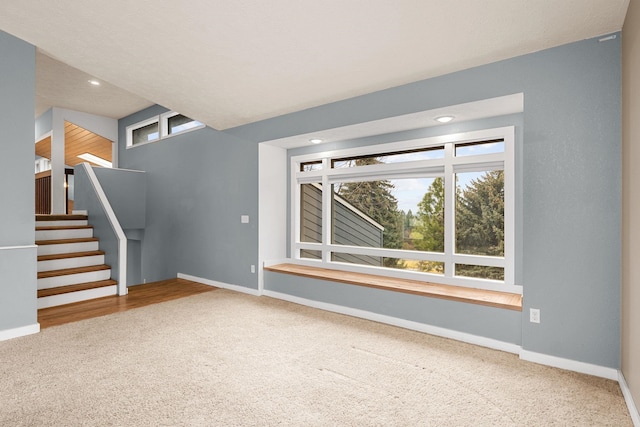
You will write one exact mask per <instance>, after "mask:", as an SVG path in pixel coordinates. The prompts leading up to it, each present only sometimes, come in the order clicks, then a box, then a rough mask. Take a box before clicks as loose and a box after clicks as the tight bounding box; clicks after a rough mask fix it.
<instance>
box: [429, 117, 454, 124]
mask: <svg viewBox="0 0 640 427" xmlns="http://www.w3.org/2000/svg"><path fill="white" fill-rule="evenodd" d="M453 119H454V117H453V116H440V117H436V118H435V119H434V120H435V121H436V122H440V123H449V122H450V121H451V120H453Z"/></svg>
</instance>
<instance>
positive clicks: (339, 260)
mask: <svg viewBox="0 0 640 427" xmlns="http://www.w3.org/2000/svg"><path fill="white" fill-rule="evenodd" d="M513 140H514V128H513V127H507V128H500V129H490V130H484V131H477V132H469V133H464V134H457V135H447V136H444V137H435V138H427V139H421V140H413V141H402V142H395V143H391V144H383V145H376V146H369V147H361V148H357V149H347V150H339V151H331V152H326V153H320V154H309V155H302V156H296V157H293V158H292V159H291V162H292V164H291V170H292V171H295V172H294V173H292V177H291V179H292V191H291V194H292V218H293V221H292V242H291V248H292V258H294V259H297V260H298V261H299V262H302V263H309V264H312V265H318V266H322V267H329V268H330V267H334V268H340V269H345V270H350V271H359V272H365V273H367V272H369V273H373V274H388V275H390V276H395V277H403V278H414V279H421V280H425V281H431V282H440V283H446V284H458V285H462V286H471V287H478V288H484V289H496V290H508V291H511V292H513V291H517V289H516V288H518V287H516V286H515V283H514V282H515V277H514V246H515V244H514V234H515V233H514V169H513V168H514V148H513V145H514V142H513Z"/></svg>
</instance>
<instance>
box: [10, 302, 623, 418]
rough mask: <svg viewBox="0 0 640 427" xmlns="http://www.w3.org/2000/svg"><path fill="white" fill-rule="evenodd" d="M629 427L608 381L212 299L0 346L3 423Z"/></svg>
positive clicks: (353, 323) (302, 313) (335, 319)
mask: <svg viewBox="0 0 640 427" xmlns="http://www.w3.org/2000/svg"><path fill="white" fill-rule="evenodd" d="M553 425H557V426H607V425H608V426H617V427H620V426H631V425H632V423H631V419H630V417H629V415H628V412H627V409H626V406H625V403H624V400H623V398H622V394H621V392H620V388H619V387H618V385H617V383H615V382H613V381H609V380H603V379H599V378H594V377H590V376H586V375H580V374H575V373H571V372H566V371H561V370H557V369H553V368H548V367H544V366H540V365H536V364H533V363H528V362H524V361H521V360H519V359H518V358H517V356H515V355H512V354H507V353H502V352H499V351H493V350H489V349H485V348H481V347H476V346H472V345H467V344H463V343H459V342H455V341H451V340H447V339H442V338H437V337H432V336H429V335H426V334H421V333H418V332H412V331H407V330H403V329H399V328H395V327H392V326H386V325H381V324H377V323H374V322H369V321H365V320H360V319H355V318H350V317H347V316H341V315H337V314H333V313H327V312H322V311H318V310H314V309H310V308H306V307H302V306H298V305H295V304H290V303H286V302H282V301H278V300H274V299H270V298H266V297H263V298H257V297H251V296H247V295H242V294H237V293H234V292H231V291H226V290H220V291H215V292H208V293H204V294H200V295H195V296H192V297H188V298H184V299H180V300H175V301H171V302H167V303H163V304H157V305H154V306H149V307H144V308H140V309H136V310H131V311H128V312H125V313H117V314H113V315H110V316H105V317H101V318H96V319H90V320H85V321H81V322H78V323H73V324H68V325H63V326H58V327H53V328H49V329H46V330H44V331H42V332H41V333H40V334H37V335H32V336H28V337H23V338H17V339H14V340H10V341H4V342H0V426H58V427H59V426H553Z"/></svg>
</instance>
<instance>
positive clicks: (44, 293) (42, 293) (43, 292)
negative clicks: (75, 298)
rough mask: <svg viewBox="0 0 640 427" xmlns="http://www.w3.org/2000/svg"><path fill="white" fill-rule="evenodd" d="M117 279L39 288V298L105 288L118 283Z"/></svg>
mask: <svg viewBox="0 0 640 427" xmlns="http://www.w3.org/2000/svg"><path fill="white" fill-rule="evenodd" d="M117 284H118V282H116V281H115V280H111V279H108V280H99V281H97V282H87V283H78V284H77V285H68V286H59V287H57V288H50V289H40V290H38V298H44V297H50V296H52V295H61V294H68V293H70V292H78V291H86V290H89V289H97V288H103V287H105V286H113V285H117Z"/></svg>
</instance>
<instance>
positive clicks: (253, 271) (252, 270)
mask: <svg viewBox="0 0 640 427" xmlns="http://www.w3.org/2000/svg"><path fill="white" fill-rule="evenodd" d="M251 272H252V273H255V272H256V266H255V265H251Z"/></svg>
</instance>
